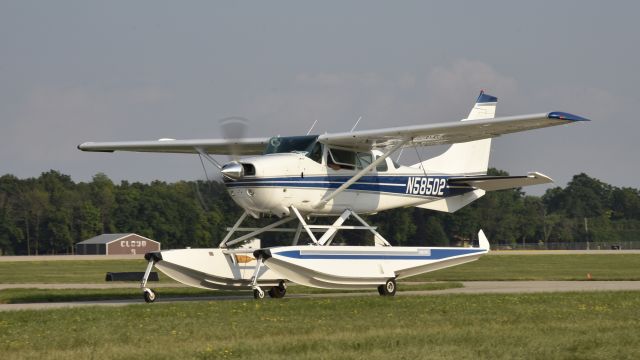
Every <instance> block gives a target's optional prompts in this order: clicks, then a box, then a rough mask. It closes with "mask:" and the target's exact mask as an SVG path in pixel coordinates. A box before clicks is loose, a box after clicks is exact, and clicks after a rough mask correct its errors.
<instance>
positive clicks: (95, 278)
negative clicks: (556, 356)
mask: <svg viewBox="0 0 640 360" xmlns="http://www.w3.org/2000/svg"><path fill="white" fill-rule="evenodd" d="M145 266H146V262H145V261H144V260H92V261H25V262H0V283H4V284H15V283H101V282H104V278H105V274H106V273H107V272H109V271H112V272H114V271H144V269H145ZM587 273H591V274H592V276H593V278H594V279H595V280H640V254H612V255H609V254H607V255H529V256H524V255H501V256H484V257H482V258H480V260H478V261H476V262H473V263H470V264H466V265H461V266H457V267H453V268H451V269H445V270H440V271H436V272H433V273H427V274H424V275H419V276H414V277H412V278H409V280H411V281H422V280H427V281H431V280H439V281H473V280H586V278H587ZM159 276H160V281H161V282H167V281H172V280H171V279H168V278H167V277H166V276H164V275H163V274H162V273H159Z"/></svg>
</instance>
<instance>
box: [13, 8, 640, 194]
mask: <svg viewBox="0 0 640 360" xmlns="http://www.w3.org/2000/svg"><path fill="white" fill-rule="evenodd" d="M638 14H640V6H639V5H637V2H633V1H628V2H604V1H529V2H515V1H499V2H495V1H473V2H457V1H438V2H427V1H420V2H408V1H395V2H391V1H385V2H382V1H381V2H374V1H336V2H330V1H322V2H313V3H312V2H304V1H290V2H283V1H269V2H266V1H260V2H258V1H256V2H238V1H225V2H222V1H220V2H213V1H189V2H187V1H171V2H169V1H167V2H164V1H25V0H19V1H8V0H3V1H1V2H0V175H2V174H6V173H12V174H15V175H17V176H19V177H32V176H38V175H39V174H40V173H41V172H43V171H47V170H49V169H56V170H59V171H61V172H63V173H66V174H69V175H71V176H72V177H73V178H74V180H76V181H87V180H90V179H91V177H92V176H93V175H94V174H95V173H97V172H104V173H106V174H107V175H108V176H109V177H111V178H112V179H113V180H115V181H120V180H123V179H126V180H130V181H149V180H153V179H162V180H168V181H174V180H178V179H197V178H203V173H202V169H201V165H200V162H199V160H198V158H197V156H189V155H161V154H136V153H115V154H99V153H83V152H80V151H78V150H77V149H76V145H77V144H79V143H82V142H85V141H109V140H147V139H158V138H162V137H171V138H202V137H213V138H215V137H219V136H220V129H219V125H218V121H217V120H218V119H221V118H224V117H228V116H243V117H245V118H248V119H250V120H251V128H250V130H249V135H250V136H271V135H278V134H279V135H296V134H304V133H306V132H307V130H308V128H309V127H310V126H311V124H312V123H313V121H314V120H315V119H317V120H318V125H316V128H315V131H314V132H319V133H324V132H334V131H347V130H349V129H350V128H351V127H352V125H353V124H354V123H355V121H356V120H357V118H358V117H359V116H363V120H362V121H361V122H360V124H359V126H358V128H359V129H372V128H379V127H388V126H401V125H413V124H420V123H435V122H445V121H457V120H459V119H461V118H463V117H465V116H466V115H467V113H468V111H469V109H470V108H471V106H472V105H473V102H474V100H475V97H476V96H477V93H478V91H479V90H480V89H486V91H487V92H488V93H490V94H492V95H495V96H498V97H499V99H500V100H499V103H498V110H497V113H498V115H516V114H525V113H535V112H544V111H554V110H561V111H568V112H572V113H576V114H579V115H582V116H586V117H588V118H590V119H592V120H593V121H592V122H590V123H586V124H580V125H575V126H565V127H555V128H549V129H543V130H535V131H531V132H527V133H522V134H516V135H507V136H504V137H501V138H498V139H496V140H495V141H494V142H493V152H492V158H491V165H492V166H495V167H498V168H501V169H504V170H507V171H509V172H510V173H511V174H522V173H526V172H527V171H540V172H543V173H545V174H547V175H549V176H551V177H552V178H554V179H555V180H556V182H557V184H558V185H561V186H564V185H565V184H566V182H567V181H569V180H570V179H571V176H573V175H574V174H577V173H580V172H586V173H588V174H589V175H591V176H594V177H597V178H599V179H601V180H603V181H605V182H608V183H611V184H613V185H616V186H632V187H640V181H638V179H639V178H640V166H638V159H637V158H638V156H639V155H640V145H639V144H640V141H639V140H638V133H639V132H640V121H639V120H638V119H636V113H637V110H634V109H637V107H638V106H639V105H640V95H639V92H638V90H637V87H638V84H639V82H640V75H639V74H640V70H638V66H640V47H639V45H638V44H639V43H640V41H639V40H638V38H639V36H640V22H638V21H637V16H638ZM436 150H438V151H440V150H442V149H436ZM432 151H433V150H432ZM404 160H405V162H410V161H411V160H412V159H411V157H409V156H407V158H406V159H404ZM544 189H545V188H544V187H539V188H537V189H532V191H531V193H540V192H542V191H544Z"/></svg>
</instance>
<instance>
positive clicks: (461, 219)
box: [0, 169, 640, 255]
mask: <svg viewBox="0 0 640 360" xmlns="http://www.w3.org/2000/svg"><path fill="white" fill-rule="evenodd" d="M489 174H491V175H507V173H506V172H504V171H499V170H495V169H490V172H489ZM241 213H242V209H241V208H240V207H238V206H237V205H236V204H235V203H233V201H232V200H231V198H230V197H229V195H228V193H227V191H226V188H225V187H224V185H223V184H221V183H219V182H215V181H211V182H205V181H180V182H176V183H166V182H162V181H153V182H151V183H149V184H144V183H138V182H135V183H130V182H127V181H122V182H121V183H120V184H114V183H113V182H112V181H111V180H110V179H109V178H108V177H107V176H106V175H104V174H97V175H95V176H94V177H93V179H92V181H91V182H80V183H75V182H74V181H73V180H72V179H71V177H70V176H68V175H64V174H61V173H60V172H57V171H54V170H51V171H49V172H45V173H43V174H41V175H40V176H39V177H38V178H28V179H18V178H17V177H15V176H13V175H4V176H2V177H0V254H3V255H27V254H31V255H40V254H71V253H73V251H74V245H75V244H76V243H77V242H79V241H82V240H86V239H88V238H90V237H93V236H96V235H99V234H102V233H128V232H134V233H138V234H140V235H143V236H146V237H148V238H151V239H154V240H157V241H159V242H161V243H162V248H163V249H168V248H180V247H185V246H191V247H211V246H216V245H217V244H218V243H219V242H220V241H221V240H222V238H223V237H224V235H225V234H226V228H227V227H229V226H232V225H233V223H234V222H235V221H236V220H237V218H238V217H239V216H240V214H241ZM367 219H368V221H369V222H370V223H372V224H373V225H376V226H378V227H379V229H380V230H379V231H380V233H381V234H382V235H384V236H385V237H386V238H387V239H388V240H389V241H390V242H391V243H392V244H393V245H415V246H423V245H433V246H446V245H458V244H460V243H464V242H469V241H471V240H473V239H474V238H475V237H476V234H477V232H478V230H479V229H484V231H485V233H486V234H487V237H488V238H489V240H490V241H491V242H492V243H493V244H496V243H498V244H504V245H509V244H513V243H519V244H521V243H524V244H539V243H546V242H585V241H592V242H599V241H600V242H605V241H607V242H616V241H623V240H640V191H639V190H638V189H634V188H626V187H622V188H620V187H614V186H611V185H608V184H605V183H603V182H601V181H599V180H597V179H594V178H592V177H590V176H588V175H586V174H578V175H575V176H574V177H573V179H572V180H571V182H569V184H567V186H566V187H565V188H560V187H556V188H552V189H549V190H547V191H546V192H545V194H544V195H543V196H530V195H526V194H524V193H523V192H522V191H521V190H520V189H513V190H503V191H496V192H490V193H487V194H486V195H485V196H484V197H482V198H481V199H479V200H478V201H476V202H474V203H472V204H471V205H469V206H467V207H465V208H463V209H461V210H459V211H457V212H456V213H454V214H445V213H438V212H434V211H429V210H424V209H420V208H414V207H408V208H402V209H395V210H390V211H384V212H381V213H378V214H375V215H370V216H368V217H367ZM261 221H262V222H268V221H269V220H268V219H264V220H252V221H251V223H250V224H249V225H251V224H253V225H254V226H255V225H259V224H260V222H261ZM317 221H323V220H322V219H318V220H317ZM343 234H344V235H342V238H341V240H339V241H342V242H346V243H365V242H366V241H367V240H366V239H365V237H364V235H362V232H358V233H357V234H356V232H355V231H352V232H344V233H343ZM287 236H288V235H283V234H274V233H269V234H268V235H265V237H266V239H263V245H265V246H269V245H278V244H286V242H287V241H288V240H287V239H290V238H288V237H287ZM334 242H337V241H334Z"/></svg>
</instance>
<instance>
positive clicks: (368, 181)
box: [225, 176, 473, 197]
mask: <svg viewBox="0 0 640 360" xmlns="http://www.w3.org/2000/svg"><path fill="white" fill-rule="evenodd" d="M349 179H351V177H350V176H305V177H300V176H292V177H272V178H245V179H241V180H237V181H225V184H226V186H228V187H230V188H236V187H288V188H317V189H337V188H338V187H340V186H341V185H342V184H344V183H345V182H346V181H348V180H349ZM447 179H448V177H447V176H426V177H425V176H363V177H362V178H360V179H358V181H356V182H355V183H354V184H353V185H351V186H349V188H348V189H349V190H355V191H371V192H383V193H391V194H403V195H412V196H430V197H447V196H456V195H461V194H464V193H467V192H469V191H472V190H473V188H471V187H460V186H456V187H449V186H448V185H447Z"/></svg>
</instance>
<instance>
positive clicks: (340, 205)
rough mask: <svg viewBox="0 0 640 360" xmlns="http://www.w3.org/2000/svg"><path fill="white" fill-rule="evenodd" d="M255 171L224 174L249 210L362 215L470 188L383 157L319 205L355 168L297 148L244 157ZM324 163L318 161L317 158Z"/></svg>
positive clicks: (278, 213)
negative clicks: (329, 163) (378, 165)
mask: <svg viewBox="0 0 640 360" xmlns="http://www.w3.org/2000/svg"><path fill="white" fill-rule="evenodd" d="M240 162H241V163H243V164H251V165H253V168H254V169H255V174H251V175H245V176H243V177H242V178H241V179H238V180H231V179H225V185H226V186H227V188H228V190H229V194H230V195H231V198H232V199H233V200H234V201H235V202H236V203H237V204H238V205H240V206H241V207H242V208H244V209H245V210H247V211H248V212H249V213H251V214H253V215H254V216H257V215H258V214H261V213H262V214H273V215H276V216H279V217H283V216H288V215H289V211H290V210H289V209H290V207H291V206H294V207H296V208H297V209H298V210H299V211H300V212H302V213H305V214H312V215H340V214H341V213H342V212H343V211H345V210H346V209H350V210H353V211H354V212H356V213H361V214H367V213H375V212H378V211H383V210H387V209H393V208H397V207H405V206H415V205H420V204H425V203H428V202H432V201H436V200H440V199H443V198H445V197H450V196H457V195H460V194H464V193H466V192H470V191H472V190H473V189H472V188H468V187H456V188H454V187H450V186H448V185H447V178H448V177H449V176H447V175H432V174H427V175H425V173H424V172H423V171H422V169H421V168H414V167H407V166H399V167H397V168H396V166H395V165H394V164H393V162H392V161H391V160H390V159H388V158H387V159H386V163H385V164H384V165H385V166H384V168H386V169H385V170H384V171H382V170H373V171H371V172H370V173H369V174H366V175H364V176H363V177H362V178H360V179H359V180H358V181H356V182H355V183H354V184H353V185H351V186H350V187H349V188H348V189H347V190H345V191H343V192H341V193H340V194H339V195H337V196H336V197H335V198H334V199H332V200H330V201H329V202H328V203H327V204H326V205H325V206H318V205H319V203H320V200H321V199H322V197H323V196H325V195H327V194H328V193H329V192H331V191H333V190H335V189H336V188H338V187H339V186H340V185H342V184H344V183H345V182H346V181H348V180H349V179H350V178H351V177H352V176H353V175H354V174H356V173H357V172H358V171H359V170H357V169H338V170H336V169H334V168H331V167H329V166H327V165H324V164H323V163H318V162H316V161H314V160H311V159H310V158H308V157H307V156H305V155H303V154H300V153H284V154H268V155H262V156H256V157H250V158H245V159H242V160H241V161H240ZM323 162H324V161H323Z"/></svg>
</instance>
